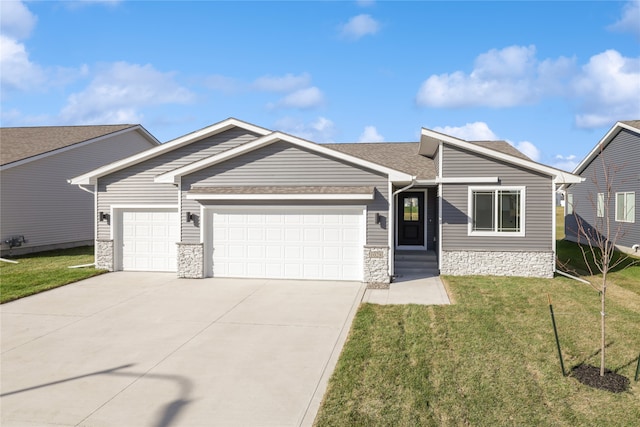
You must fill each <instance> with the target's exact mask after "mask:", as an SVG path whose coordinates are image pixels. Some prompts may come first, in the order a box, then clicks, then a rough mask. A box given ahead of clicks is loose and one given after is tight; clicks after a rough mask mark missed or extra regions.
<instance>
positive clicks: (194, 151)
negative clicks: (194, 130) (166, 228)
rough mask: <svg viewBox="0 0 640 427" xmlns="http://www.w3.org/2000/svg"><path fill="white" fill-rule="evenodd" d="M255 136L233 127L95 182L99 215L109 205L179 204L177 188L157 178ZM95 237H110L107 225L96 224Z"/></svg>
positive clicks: (255, 136)
mask: <svg viewBox="0 0 640 427" xmlns="http://www.w3.org/2000/svg"><path fill="white" fill-rule="evenodd" d="M257 137H258V135H255V134H253V133H250V132H247V131H246V130H244V129H240V128H234V129H230V130H228V131H226V132H222V133H219V134H217V135H214V136H211V137H209V138H205V139H202V140H200V141H196V142H193V143H191V144H189V145H186V146H183V147H180V148H176V149H175V150H172V151H169V152H167V153H164V154H161V155H159V156H157V157H154V158H151V159H149V160H146V161H144V162H141V163H138V164H136V165H133V166H130V167H128V168H125V169H122V170H119V171H117V172H114V173H112V174H110V175H106V176H104V177H101V178H100V179H99V180H98V191H99V193H98V212H109V211H110V209H111V206H112V205H123V204H125V205H176V206H177V205H178V202H179V196H178V187H176V186H175V185H173V184H167V183H155V182H154V181H153V180H154V178H155V177H156V176H158V175H160V174H162V173H164V172H168V171H171V170H173V169H176V168H179V167H181V166H184V165H187V164H189V163H192V162H195V161H197V160H200V159H203V158H205V157H210V156H212V155H215V154H217V153H220V152H222V151H226V150H228V149H231V148H234V147H237V146H238V145H241V144H244V143H247V142H249V141H252V140H254V139H256V138H257ZM98 238H99V239H109V238H110V224H109V223H108V222H107V221H103V222H98Z"/></svg>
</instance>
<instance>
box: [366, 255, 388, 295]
mask: <svg viewBox="0 0 640 427" xmlns="http://www.w3.org/2000/svg"><path fill="white" fill-rule="evenodd" d="M363 281H364V282H365V283H366V284H367V288H369V289H388V288H389V283H391V278H390V277H389V247H388V246H373V245H365V247H364V278H363Z"/></svg>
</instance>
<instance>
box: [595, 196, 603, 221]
mask: <svg viewBox="0 0 640 427" xmlns="http://www.w3.org/2000/svg"><path fill="white" fill-rule="evenodd" d="M596 215H597V216H598V218H604V193H598V199H597V203H596Z"/></svg>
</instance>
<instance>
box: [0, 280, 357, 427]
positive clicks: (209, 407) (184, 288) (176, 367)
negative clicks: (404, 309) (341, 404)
mask: <svg viewBox="0 0 640 427" xmlns="http://www.w3.org/2000/svg"><path fill="white" fill-rule="evenodd" d="M363 293H364V285H362V284H361V283H355V282H313V281H293V280H290V281H284V280H240V279H235V280H232V279H203V280H188V279H177V278H176V277H175V275H174V274H171V273H167V274H163V273H124V272H118V273H109V274H105V275H102V276H97V277H94V278H91V279H87V280H84V281H82V282H78V283H76V284H72V285H68V286H64V287H61V288H58V289H54V290H51V291H48V292H44V293H41V294H38V295H34V296H31V297H28V298H24V299H21V300H18V301H14V302H11V303H7V304H3V305H2V306H0V311H1V314H2V325H1V327H2V334H1V343H0V344H1V347H0V348H1V351H2V354H1V369H2V372H1V379H0V405H1V407H0V409H1V413H2V414H1V418H0V424H1V425H2V426H3V427H10V426H54V425H55V426H94V427H97V426H128V427H138V426H140V427H146V426H153V427H167V426H214V425H216V426H301V425H302V426H310V425H312V423H313V420H314V418H315V415H316V413H317V410H318V408H319V405H320V402H321V399H322V396H323V394H324V391H325V389H326V385H327V381H328V379H329V376H330V375H331V373H332V372H333V368H334V366H335V363H336V361H337V359H338V357H339V355H340V351H341V349H342V346H343V343H344V341H345V338H346V336H347V333H348V331H349V328H350V325H351V321H352V319H353V316H354V314H355V311H356V310H357V308H358V306H359V304H360V301H361V299H362V296H363Z"/></svg>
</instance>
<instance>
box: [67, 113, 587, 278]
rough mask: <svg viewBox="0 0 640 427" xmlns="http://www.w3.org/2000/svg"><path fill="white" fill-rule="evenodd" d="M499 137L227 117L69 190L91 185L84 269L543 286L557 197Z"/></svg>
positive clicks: (553, 174) (537, 170)
mask: <svg viewBox="0 0 640 427" xmlns="http://www.w3.org/2000/svg"><path fill="white" fill-rule="evenodd" d="M579 181H580V178H579V177H577V176H575V175H572V174H569V173H566V172H563V171H560V170H557V169H554V168H551V167H548V166H545V165H542V164H539V163H536V162H533V161H531V160H530V159H528V158H527V157H526V156H524V155H523V154H522V153H520V152H518V151H517V150H516V149H515V148H513V147H512V146H511V145H509V144H508V143H506V142H504V141H484V142H482V141H480V142H469V141H464V140H461V139H458V138H454V137H451V136H448V135H443V134H439V133H437V132H433V131H431V130H429V129H423V130H422V134H421V140H420V141H419V142H413V143H371V144H366V143H365V144H362V143H358V144H324V145H323V144H316V143H313V142H310V141H307V140H303V139H300V138H297V137H295V136H292V135H288V134H285V133H282V132H278V131H271V130H269V129H265V128H262V127H259V126H255V125H252V124H249V123H246V122H242V121H240V120H237V119H233V118H231V119H227V120H224V121H222V122H219V123H216V124H214V125H211V126H209V127H207V128H204V129H201V130H199V131H196V132H193V133H190V134H188V135H185V136H183V137H181V138H177V139H175V140H173V141H169V142H167V143H164V144H162V145H160V146H158V147H156V148H153V149H151V150H148V151H145V152H142V153H139V154H137V155H134V156H131V157H129V158H126V159H123V160H121V161H119V162H115V163H113V164H111V165H107V166H104V167H101V168H98V169H95V170H93V171H91V172H88V173H86V174H83V175H79V176H77V177H75V178H73V179H72V180H71V181H70V182H71V183H72V184H77V185H80V186H94V187H95V188H96V189H97V206H98V209H97V210H98V212H101V213H102V215H101V216H100V218H101V220H100V221H98V223H97V229H96V263H97V265H98V266H100V267H103V268H107V269H109V270H131V271H135V270H140V271H149V270H152V271H173V272H176V273H177V274H178V276H180V277H189V278H201V277H242V278H278V279H310V280H323V279H324V280H357V281H363V282H366V283H368V284H369V285H371V286H385V285H387V284H388V283H389V282H390V281H392V280H399V279H402V278H403V277H409V276H411V275H415V274H438V272H441V273H443V274H453V275H469V274H493V275H518V276H535V277H551V276H552V275H553V273H554V271H555V225H554V221H555V213H554V204H553V200H554V194H555V191H556V187H557V186H559V185H561V184H565V183H574V182H579Z"/></svg>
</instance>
